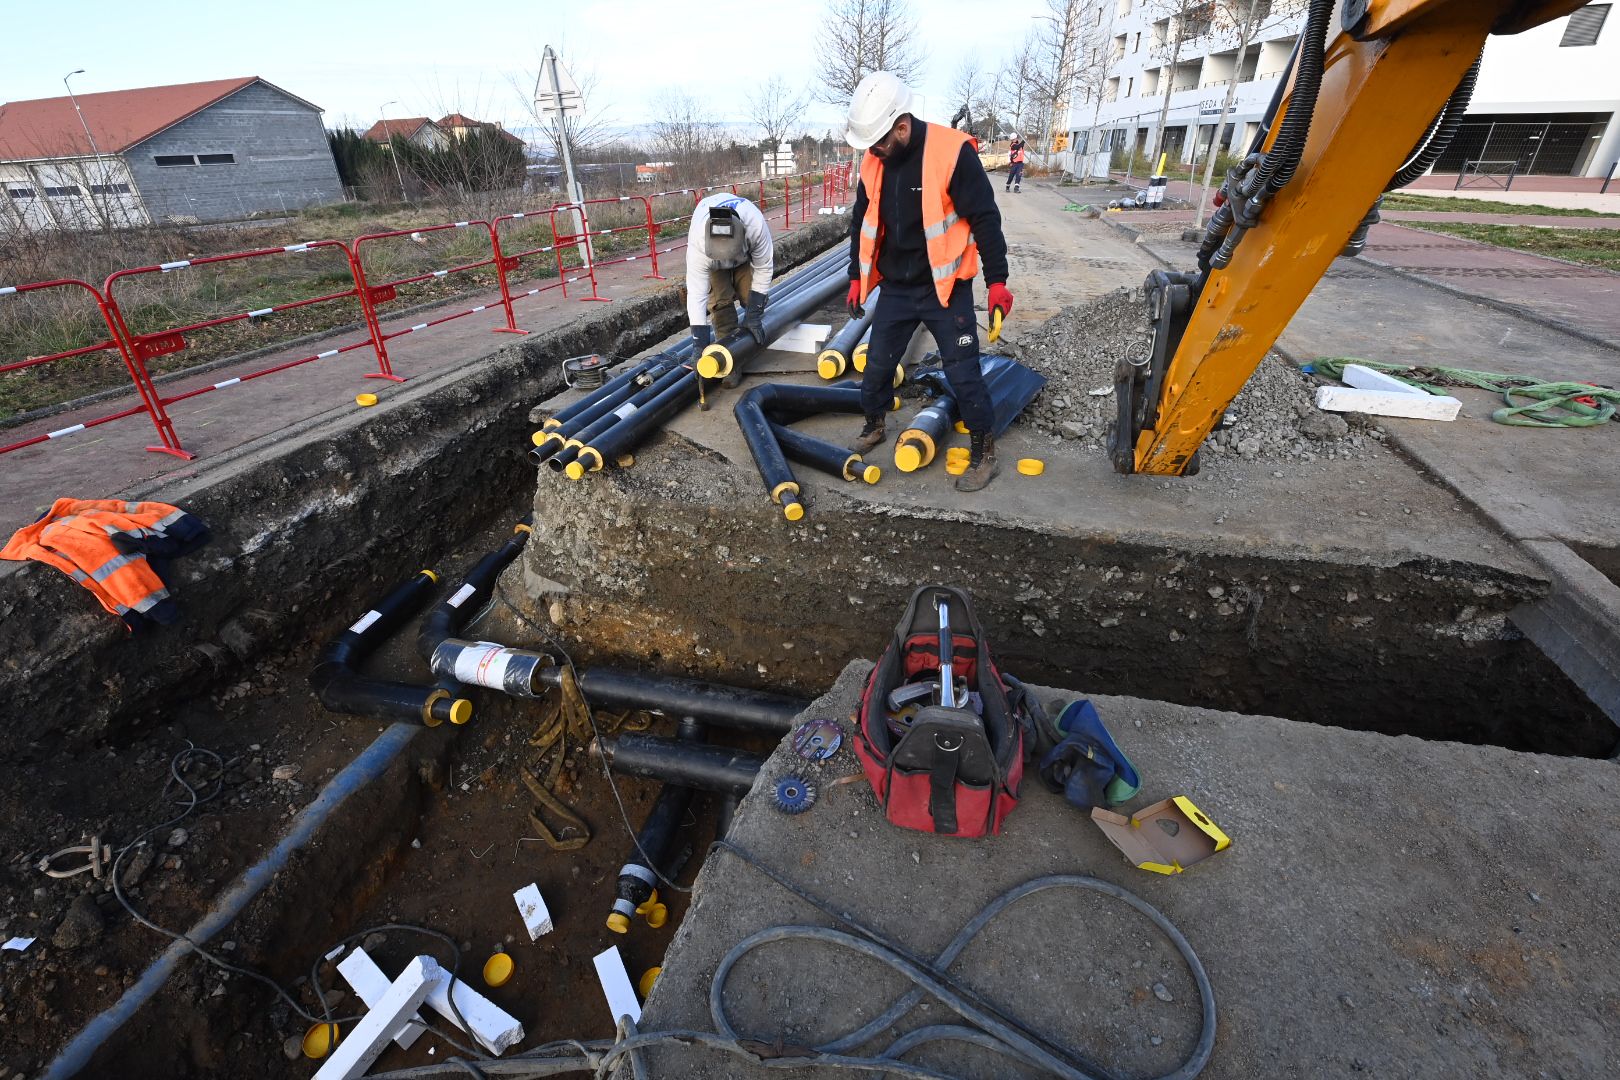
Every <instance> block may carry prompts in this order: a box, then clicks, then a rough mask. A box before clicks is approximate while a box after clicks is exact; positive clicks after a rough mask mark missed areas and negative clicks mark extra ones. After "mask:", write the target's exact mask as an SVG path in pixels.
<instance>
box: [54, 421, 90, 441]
mask: <svg viewBox="0 0 1620 1080" xmlns="http://www.w3.org/2000/svg"><path fill="white" fill-rule="evenodd" d="M83 430H84V425H83V424H74V425H73V426H72V427H65V428H59V429H58V430H56V431H52V432H50V433H49V434H47V435H46V436H45V437H46V438H47V439H60V438H61V437H62V436H64V435H72V434H73V433H74V432H76V431H83Z"/></svg>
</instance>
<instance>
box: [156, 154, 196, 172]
mask: <svg viewBox="0 0 1620 1080" xmlns="http://www.w3.org/2000/svg"><path fill="white" fill-rule="evenodd" d="M152 161H153V162H154V163H155V164H156V165H157V167H158V168H160V169H175V168H179V167H180V166H181V165H195V164H197V155H196V154H155V155H153V157H152Z"/></svg>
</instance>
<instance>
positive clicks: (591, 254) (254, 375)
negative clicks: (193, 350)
mask: <svg viewBox="0 0 1620 1080" xmlns="http://www.w3.org/2000/svg"><path fill="white" fill-rule="evenodd" d="M851 172H852V166H851V164H850V163H847V162H845V163H841V164H839V165H834V166H829V167H828V168H827V169H825V170H824V171H823V172H821V173H820V174H819V175H818V174H816V173H799V174H794V175H791V176H786V177H778V178H776V180H780V181H781V184H782V188H781V192H780V198H781V201H782V224H783V227H784V228H791V227H792V222H793V201H794V199H793V183H794V181H797V182H798V186H799V191H798V202H799V216H800V223H801V224H802V223H804V222H807V221H809V219H810V211H811V203H812V197H811V188H812V186H813V185H814V184H815V183H816V182H817V181H819V186H820V202H821V205H822V206H831V205H834V204H835V202H836V201H839V200H842V199H844V198H847V195H848V184H849V179H850V175H851ZM774 183H775V180H772V181H766V180H760V181H758V188H757V197H758V206H759V207H760V209H761V211H762V212H763V211H765V210H766V209H767V208H768V207H769V206H771V205H772V203H771V201H770V200H771V199H772V198H773V196H774V195H775V194H776V193H774V192H772V191H771V190H770V188H771V186H772V185H773V184H774ZM709 190H713V189H705V188H677V189H673V190H671V191H661V192H657V193H655V194H652V195H625V196H619V197H616V198H611V199H588V200H586V201H585V202H584V203H579V204H576V203H557V204H555V205H553V206H550V207H547V208H545V209H542V210H529V211H522V212H514V213H511V214H502V215H498V216H496V217H494V218H492V219H491V220H488V221H483V220H479V221H470V220H469V221H457V222H447V223H444V224H440V225H428V226H423V227H421V228H418V229H401V230H396V231H392V232H379V233H368V234H366V235H364V236H360V237H357V238H355V240H354V241H353V242H352V243H348V244H346V243H344V242H343V241H341V240H314V241H310V242H308V243H302V244H288V245H285V246H282V247H272V248H262V249H258V250H254V251H243V252H236V253H233V254H227V255H212V256H205V257H201V258H194V259H182V260H178V261H175V262H168V263H159V264H156V265H153V266H142V267H135V268H132V269H126V270H117V271H114V272H113V273H112V274H110V275H109V276H108V277H107V280H106V282H105V284H104V286H103V288H102V289H101V290H97V289H96V288H95V286H93V285H90V284H89V283H87V282H83V281H78V280H69V279H64V280H58V281H43V282H35V283H32V284H26V285H18V286H11V287H6V288H0V297H4V296H10V295H22V294H25V293H30V292H37V291H41V290H45V289H81V290H84V291H87V292H88V293H89V294H90V296H91V297H92V298H93V299H94V301H95V303H96V306H97V309H98V313H99V315H100V317H101V320H102V323H103V324H104V325H105V326H106V327H107V331H108V335H109V336H108V338H107V339H106V340H103V341H97V342H95V343H92V344H88V345H84V346H80V347H77V348H74V349H69V350H65V351H62V352H57V353H52V354H50V355H46V356H35V357H29V358H28V359H26V360H22V361H18V362H15V363H10V364H0V375H4V374H6V373H9V372H14V371H20V370H24V369H27V368H32V367H37V366H39V365H42V364H47V363H50V362H52V361H57V360H65V359H69V358H71V357H77V356H85V355H89V354H92V353H96V352H100V351H103V350H116V351H117V352H118V354H119V356H120V358H121V359H122V360H123V362H124V366H125V368H126V370H127V372H128V374H129V377H130V381H131V382H132V384H133V385H134V387H135V390H136V393H137V395H138V396H139V398H140V404H139V405H136V406H133V407H131V408H127V409H123V410H121V411H118V412H114V413H109V414H108V415H106V416H100V417H96V418H94V419H91V420H86V421H83V422H82V423H77V424H73V425H71V426H69V427H65V428H62V429H60V430H57V431H52V432H48V433H46V434H42V435H37V436H33V437H31V438H28V439H23V440H20V441H18V442H14V443H11V444H9V445H0V454H4V453H9V452H10V451H13V450H20V449H22V448H24V447H27V446H34V445H37V444H39V443H43V442H47V441H50V440H53V439H57V438H61V437H63V436H67V435H71V434H74V433H75V432H79V431H83V430H85V429H87V428H91V427H96V426H98V425H101V424H105V423H109V422H110V421H113V420H120V419H123V418H125V417H128V416H133V415H135V414H136V413H146V414H147V415H148V416H150V417H151V419H152V423H153V426H154V427H155V428H156V429H157V432H158V437H159V440H160V445H156V446H149V447H147V449H148V450H152V451H155V452H161V453H168V454H173V455H175V456H176V457H180V458H183V459H188V460H189V459H190V458H191V457H192V456H193V455H192V454H191V453H189V452H188V451H187V450H185V448H184V447H183V446H182V445H181V442H180V438H179V436H178V435H177V434H176V432H175V430H174V424H173V422H172V421H171V420H170V418H169V415H168V412H167V407H168V406H169V405H172V404H174V403H175V402H177V401H184V400H186V399H188V398H193V397H197V396H199V395H201V394H208V393H212V392H214V391H216V390H223V389H226V388H228V387H231V386H236V385H238V384H240V383H245V382H250V381H252V380H255V379H259V378H262V377H264V376H266V375H270V374H274V373H275V372H278V371H286V370H288V369H290V368H295V367H300V366H302V365H304V364H308V363H311V362H313V361H316V360H324V359H327V358H329V357H333V356H338V355H341V354H343V353H348V352H352V351H354V350H356V349H364V348H367V347H370V348H371V349H372V351H373V353H374V355H375V356H376V362H377V370H376V371H372V372H366V373H364V374H363V376H362V377H364V378H370V379H389V380H392V381H395V382H403V381H404V377H403V376H400V375H396V374H395V373H394V370H393V367H392V364H391V363H390V361H389V357H388V346H387V343H388V342H389V341H391V340H394V339H396V338H400V337H404V336H405V335H407V334H412V333H418V332H420V331H423V330H427V329H429V328H431V327H434V326H439V325H441V324H443V323H447V322H450V321H452V320H455V319H460V318H464V317H466V316H468V315H474V314H477V313H479V312H483V311H487V310H489V309H490V308H492V307H495V306H496V304H494V303H490V304H479V305H477V306H475V307H471V308H468V309H466V310H464V311H458V312H455V313H454V314H450V315H445V316H441V317H439V318H435V319H430V320H427V321H425V322H421V323H417V324H414V325H412V326H409V327H407V328H405V329H402V330H395V331H392V332H389V331H386V330H384V328H383V325H382V319H383V317H384V315H385V313H383V312H381V310H380V309H381V307H382V305H384V304H387V303H390V302H391V301H393V300H396V299H398V298H399V290H400V289H401V288H406V287H409V286H412V285H417V284H421V283H426V282H431V281H435V280H438V279H441V278H448V277H449V276H451V275H454V274H464V275H468V276H470V277H477V276H478V275H479V272H480V271H483V270H485V269H486V268H487V269H488V271H489V272H491V273H492V274H493V276H494V278H495V284H496V285H497V286H498V289H499V296H500V299H499V301H498V305H499V307H500V309H501V310H502V312H503V314H504V315H505V316H506V319H505V322H506V325H505V326H500V327H496V328H494V330H493V332H494V333H512V334H525V333H527V332H528V331H526V330H523V329H521V328H519V327H518V325H517V320H516V315H515V312H514V310H513V300H514V297H527V296H535V295H538V294H539V293H542V292H546V291H548V290H550V289H561V291H562V295H563V296H564V297H567V296H568V286H569V285H570V284H573V283H576V282H579V281H584V280H588V281H589V282H590V285H591V295H590V296H582V297H579V299H580V300H583V301H587V302H588V301H600V302H604V303H607V302H611V298H610V297H605V296H602V295H600V292H599V290H598V284H597V280H596V270H597V268H598V267H606V266H614V265H618V264H623V263H632V262H636V261H639V260H641V259H646V260H647V261H648V262H649V264H650V267H651V269H650V272H649V273H647V274H644V275H643V277H646V278H654V279H658V280H664V275H663V274H661V273H660V272H659V266H658V257H659V256H660V255H665V254H668V253H670V252H672V251H675V250H678V249H679V248H681V247H682V246H684V245H685V243H686V236H685V234H684V232H683V233H681V235H680V236H679V238H678V239H675V238H671V242H670V243H668V244H666V245H663V246H660V244H659V238H660V230H665V229H666V227H668V226H675V225H679V224H680V223H681V222H686V221H690V219H691V217H692V212H693V208H695V207H696V205H697V203H698V202H700V201H701V200H702V199H703V197H704V195H705V194H706V192H707V191H709ZM729 190H730V191H732V192H733V193H735V194H743V193H744V191H745V190H746V192H747V194H746V195H744V197H752V196H754V195H755V194H756V192H755V190H754V184H753V182H748V183H739V184H733V185H729ZM674 196H690V197H691V198H692V203H691V204H690V207H688V208H687V209H686V211H685V212H684V213H671V214H670V216H667V217H661V216H660V214H662V213H669V211H661V210H660V209H658V208H657V207H656V206H655V205H654V203H655V201H656V200H659V199H667V198H670V197H674ZM634 203H640V204H641V211H642V213H641V216H642V217H643V218H644V219H645V220H644V221H643V222H638V223H635V224H620V225H612V226H605V227H602V228H599V229H593V228H592V227H591V222H590V207H592V206H603V205H626V206H628V205H630V204H634ZM682 205H685V204H684V201H683V203H682ZM559 213H562V214H566V215H567V216H568V218H569V220H570V222H572V221H573V220H574V215H576V214H577V215H578V221H579V223H580V224H579V227H578V231H574V228H575V227H574V225H573V224H571V223H570V224H569V225H567V226H565V227H563V228H561V229H559V227H558V223H557V215H558V214H559ZM540 219H545V220H546V222H547V225H548V227H549V232H550V240H551V243H549V244H539V245H536V244H534V241H535V240H538V239H542V238H543V237H539V236H534V235H532V234H531V235H528V236H525V235H523V233H522V226H519V225H517V223H518V222H538V221H539V220H540ZM503 228H504V229H505V243H503V232H502V230H503ZM638 232H645V234H646V237H647V247H646V253H645V254H642V253H641V252H640V251H639V250H638V251H637V252H636V253H635V254H625V255H620V256H617V257H614V258H610V259H605V260H600V259H598V258H597V257H596V253H595V251H594V250H593V243H594V242H599V241H594V242H593V239H592V238H593V237H597V238H609V239H610V245H611V246H616V244H614V243H613V242H612V240H611V238H614V237H617V236H619V235H621V234H633V233H638ZM438 234H452V235H456V236H469V237H477V236H482V237H485V238H487V240H488V248H487V251H488V255H487V257H482V258H477V259H475V260H472V261H467V260H466V259H465V258H456V259H452V260H449V261H451V262H453V263H454V265H450V266H443V265H438V266H432V267H428V268H425V269H422V271H421V272H414V273H406V274H405V275H404V276H400V277H393V278H387V275H386V273H381V272H380V266H378V265H377V263H381V262H386V261H387V260H386V259H382V258H377V259H375V261H374V266H373V270H377V271H379V273H378V274H368V272H367V270H366V267H365V258H366V254H367V251H368V248H369V249H370V250H379V245H381V244H383V243H384V242H385V241H389V240H395V241H400V240H407V241H409V242H413V243H417V244H428V243H429V242H430V241H429V238H430V237H433V236H435V235H438ZM479 247H482V245H479ZM322 249H331V250H335V251H337V252H339V253H341V254H342V256H343V259H344V263H345V265H346V267H347V270H348V275H349V278H350V281H351V285H350V287H349V288H347V289H343V290H340V291H337V292H327V293H323V294H322V295H319V296H311V297H306V298H301V299H297V300H292V301H288V302H285V303H279V304H272V305H270V306H267V307H263V308H258V309H255V310H251V311H240V312H233V313H230V314H227V315H221V316H218V317H213V318H205V319H199V320H197V321H193V322H189V323H185V324H183V325H178V326H164V327H163V328H162V329H159V330H147V331H143V332H136V331H135V330H134V329H133V328H132V327H131V326H130V323H129V321H128V320H127V319H126V318H125V313H124V311H123V309H122V308H121V307H120V306H119V303H118V297H117V295H116V287H117V286H118V285H119V283H120V282H125V283H127V284H126V285H125V288H126V289H127V288H129V287H130V286H131V285H134V284H135V283H136V282H138V281H140V280H142V279H144V278H149V277H150V276H151V275H158V276H163V275H168V274H173V273H178V272H182V271H185V270H190V269H193V268H198V267H205V266H223V265H226V264H231V265H235V264H243V263H246V262H247V261H248V260H280V259H283V258H285V257H288V256H297V255H302V254H307V253H309V252H312V251H317V250H322ZM477 254H479V255H482V254H483V251H482V250H480V251H478V252H477ZM569 254H571V255H572V256H573V259H574V260H575V264H574V265H571V264H570V261H569V259H568V258H566V257H565V256H566V255H569ZM538 255H552V256H553V258H554V260H555V263H556V271H557V280H556V281H554V282H552V283H550V284H548V285H539V286H535V287H533V288H529V289H527V290H521V291H515V290H514V289H513V287H512V280H513V278H515V277H517V276H518V275H519V272H520V271H521V269H522V267H523V260H524V259H528V258H532V257H534V256H538ZM397 261H398V260H397V259H396V262H397ZM548 261H550V260H548ZM376 276H382V277H385V278H387V279H386V280H380V281H379V280H375V277H376ZM350 300H352V301H354V302H355V303H356V305H357V306H358V308H359V311H360V315H361V321H362V322H363V324H364V326H365V328H366V337H365V338H364V339H361V340H359V341H354V342H350V343H348V344H345V345H341V346H339V347H337V348H332V349H324V350H322V351H320V352H315V353H311V354H309V355H307V356H302V357H299V358H298V359H294V360H289V361H285V362H283V363H278V364H274V365H272V366H270V367H266V368H262V369H259V370H256V371H253V372H249V373H247V374H244V375H239V376H235V377H233V378H230V379H225V380H223V381H221V382H217V383H214V384H212V385H208V386H201V387H196V388H194V389H191V390H187V391H185V392H183V393H178V394H175V395H173V396H170V397H164V396H163V395H162V394H161V393H160V392H159V391H158V389H157V387H156V385H155V384H154V382H153V380H152V377H151V375H150V373H149V372H148V370H147V367H146V361H147V360H149V359H152V358H154V357H158V356H166V355H169V354H172V353H176V352H180V351H182V350H183V349H185V348H187V347H188V346H189V344H190V342H189V341H188V340H187V338H188V335H196V334H198V333H200V332H203V331H207V330H210V329H214V328H217V327H223V326H228V325H231V324H239V323H247V324H249V325H260V324H262V323H263V321H264V320H267V319H270V318H272V317H273V316H275V315H277V314H280V313H284V312H288V311H293V310H296V309H300V308H308V307H312V306H314V305H317V304H336V303H341V302H344V301H350Z"/></svg>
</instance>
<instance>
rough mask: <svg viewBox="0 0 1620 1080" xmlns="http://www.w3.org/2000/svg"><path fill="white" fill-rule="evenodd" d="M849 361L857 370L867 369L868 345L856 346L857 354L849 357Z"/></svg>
mask: <svg viewBox="0 0 1620 1080" xmlns="http://www.w3.org/2000/svg"><path fill="white" fill-rule="evenodd" d="M849 363H850V366H851V367H853V368H854V369H855V370H856V371H865V370H866V346H865V345H857V346H856V347H855V355H854V356H852V357H850V358H849Z"/></svg>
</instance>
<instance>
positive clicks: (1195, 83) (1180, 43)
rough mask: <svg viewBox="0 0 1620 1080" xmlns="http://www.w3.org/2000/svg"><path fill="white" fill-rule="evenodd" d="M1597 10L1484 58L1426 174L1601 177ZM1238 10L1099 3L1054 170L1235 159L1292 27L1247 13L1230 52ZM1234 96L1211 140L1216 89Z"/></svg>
mask: <svg viewBox="0 0 1620 1080" xmlns="http://www.w3.org/2000/svg"><path fill="white" fill-rule="evenodd" d="M1612 6H1613V5H1612V4H1609V3H1591V4H1588V5H1587V6H1586V7H1584V8H1582V9H1580V10H1578V11H1576V12H1575V13H1574V14H1572V15H1569V16H1566V17H1565V18H1561V19H1557V20H1555V21H1553V22H1551V23H1548V24H1546V25H1544V26H1540V27H1537V28H1536V29H1534V30H1531V31H1528V32H1526V33H1523V34H1517V35H1513V36H1511V37H1492V38H1491V39H1490V40H1489V42H1488V43H1487V45H1486V49H1485V60H1484V63H1483V64H1482V65H1481V71H1480V80H1479V86H1478V88H1477V90H1476V92H1475V94H1474V100H1473V105H1472V106H1471V107H1470V109H1469V112H1468V120H1467V122H1466V123H1465V124H1464V125H1463V128H1462V130H1461V131H1460V132H1459V133H1458V136H1457V138H1456V140H1455V141H1454V142H1453V144H1452V147H1451V150H1450V151H1449V152H1448V153H1447V154H1446V155H1444V156H1443V157H1442V158H1441V159H1440V161H1439V162H1438V163H1437V164H1436V166H1435V171H1436V172H1442V173H1457V172H1465V171H1471V170H1480V171H1485V172H1491V173H1497V174H1500V173H1502V172H1504V171H1506V170H1509V169H1511V170H1513V171H1515V172H1517V173H1518V174H1520V175H1524V174H1542V175H1549V174H1550V175H1565V176H1602V175H1604V174H1606V173H1607V172H1608V171H1609V170H1610V169H1611V168H1612V167H1613V165H1614V163H1615V159H1616V157H1617V156H1620V118H1617V114H1620V78H1616V77H1615V75H1614V72H1615V71H1616V70H1617V69H1620V25H1613V24H1614V23H1616V22H1617V20H1615V19H1611V18H1610V8H1611V7H1612ZM1246 10H1248V5H1247V3H1246V2H1245V0H1219V2H1216V0H1209V2H1205V3H1197V2H1192V3H1188V2H1185V0H1102V2H1100V3H1098V4H1096V5H1095V7H1092V8H1090V9H1089V12H1088V13H1089V18H1088V19H1087V20H1086V21H1087V22H1089V24H1090V25H1089V27H1088V28H1087V32H1086V34H1085V40H1084V44H1083V45H1082V50H1083V55H1082V56H1081V58H1080V65H1079V66H1080V69H1081V75H1080V78H1079V80H1078V83H1077V86H1076V87H1075V90H1074V92H1073V94H1072V95H1071V100H1070V106H1069V110H1068V135H1069V146H1070V147H1071V148H1072V149H1073V151H1074V152H1073V153H1071V154H1070V155H1069V161H1068V162H1067V163H1066V167H1067V168H1069V169H1070V170H1071V171H1080V170H1077V169H1076V166H1075V162H1077V161H1081V160H1083V159H1084V158H1086V157H1087V156H1088V155H1094V154H1096V153H1097V152H1098V151H1101V150H1103V149H1109V150H1116V151H1118V150H1125V149H1127V148H1130V149H1135V150H1137V151H1139V152H1141V153H1144V154H1146V153H1149V152H1151V151H1152V150H1153V149H1154V147H1153V146H1152V142H1153V137H1154V132H1155V130H1156V129H1157V127H1158V121H1159V115H1160V112H1161V110H1162V109H1164V107H1165V98H1166V96H1168V98H1169V109H1168V114H1167V116H1166V122H1165V137H1164V143H1163V146H1162V147H1160V149H1162V150H1163V151H1165V152H1168V153H1169V154H1170V155H1171V158H1172V160H1177V161H1181V162H1201V161H1203V160H1204V158H1205V155H1207V154H1208V153H1209V151H1210V146H1211V144H1212V142H1214V143H1216V145H1217V146H1218V148H1219V149H1220V150H1222V151H1226V150H1229V149H1231V148H1232V147H1234V146H1235V147H1238V148H1239V149H1241V148H1244V147H1247V146H1248V144H1249V142H1250V140H1251V139H1252V138H1253V136H1254V134H1255V131H1256V130H1257V129H1258V126H1259V124H1260V121H1261V119H1262V117H1263V116H1264V115H1265V111H1266V106H1267V105H1268V104H1269V103H1270V101H1271V98H1272V95H1273V94H1274V93H1275V92H1276V89H1277V85H1278V82H1279V80H1280V79H1281V78H1282V75H1283V72H1284V69H1285V68H1286V67H1287V65H1288V58H1289V55H1290V54H1291V53H1292V52H1293V49H1294V45H1295V42H1296V41H1297V40H1298V37H1299V32H1300V28H1301V25H1302V23H1303V21H1304V14H1303V4H1302V3H1301V2H1300V0H1256V2H1255V6H1254V17H1253V25H1255V26H1256V27H1257V30H1256V31H1255V32H1254V34H1253V35H1252V37H1251V40H1250V42H1249V43H1248V45H1247V46H1246V47H1244V48H1242V49H1241V50H1240V45H1242V42H1241V41H1240V35H1239V34H1238V32H1237V29H1236V27H1235V26H1234V18H1233V13H1234V12H1236V13H1238V14H1240V15H1241V13H1242V12H1244V11H1246ZM1234 70H1236V71H1237V74H1238V86H1237V95H1236V99H1235V101H1234V103H1233V108H1232V112H1231V113H1230V114H1229V115H1228V117H1227V120H1226V123H1225V124H1224V125H1223V126H1222V130H1221V131H1220V132H1219V133H1217V132H1216V130H1215V128H1216V124H1217V123H1218V122H1219V120H1220V114H1221V106H1222V105H1223V103H1224V102H1225V99H1226V91H1227V85H1228V83H1229V81H1230V79H1231V77H1232V73H1233V71H1234Z"/></svg>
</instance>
